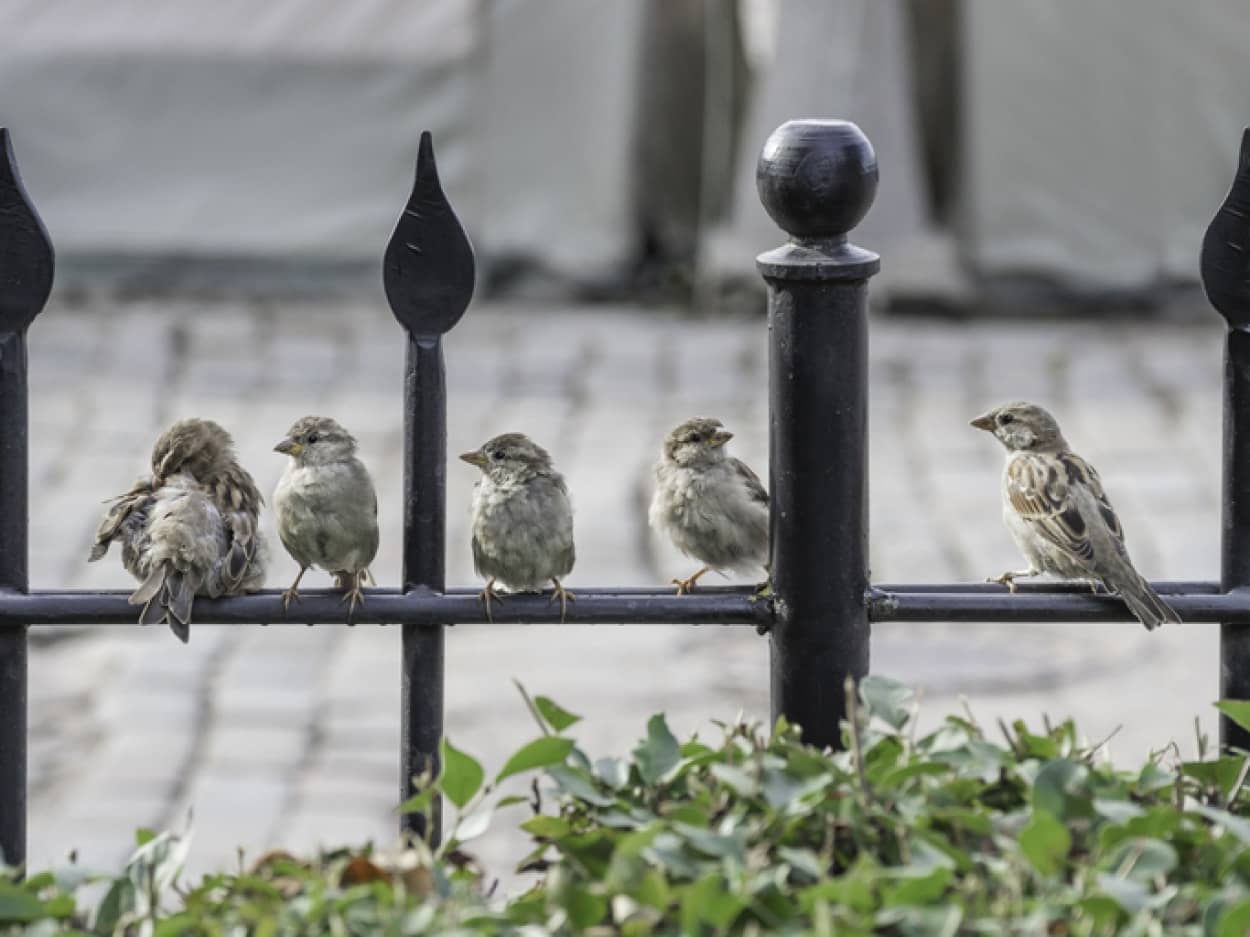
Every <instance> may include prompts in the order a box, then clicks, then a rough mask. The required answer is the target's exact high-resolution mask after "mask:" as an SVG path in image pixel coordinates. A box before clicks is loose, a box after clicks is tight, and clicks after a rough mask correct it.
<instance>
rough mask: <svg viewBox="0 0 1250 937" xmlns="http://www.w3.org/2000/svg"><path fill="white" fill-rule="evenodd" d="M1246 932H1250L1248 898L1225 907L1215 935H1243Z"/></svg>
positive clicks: (1236, 936)
mask: <svg viewBox="0 0 1250 937" xmlns="http://www.w3.org/2000/svg"><path fill="white" fill-rule="evenodd" d="M1246 934H1250V898H1243V899H1242V900H1241V901H1239V902H1237V903H1236V904H1234V905H1230V906H1229V907H1227V908H1226V909H1225V910H1224V912H1223V913H1222V914H1221V915H1220V921H1219V924H1218V925H1217V927H1216V931H1215V937H1245V935H1246Z"/></svg>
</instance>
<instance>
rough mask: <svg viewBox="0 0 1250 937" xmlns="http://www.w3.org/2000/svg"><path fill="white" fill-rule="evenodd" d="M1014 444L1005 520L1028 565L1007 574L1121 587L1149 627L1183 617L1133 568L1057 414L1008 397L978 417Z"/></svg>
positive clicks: (1092, 475)
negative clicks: (1051, 576) (1064, 434)
mask: <svg viewBox="0 0 1250 937" xmlns="http://www.w3.org/2000/svg"><path fill="white" fill-rule="evenodd" d="M972 425H973V426H975V427H976V428H977V429H983V430H985V431H986V432H989V433H993V434H994V435H995V436H996V437H997V438H998V441H999V442H1001V443H1002V444H1003V445H1004V446H1006V447H1007V464H1006V466H1005V468H1004V469H1003V494H1002V497H1003V520H1004V522H1005V523H1006V524H1007V529H1008V531H1010V532H1011V536H1012V539H1014V540H1015V542H1016V546H1018V547H1019V548H1020V551H1021V552H1022V553H1023V554H1024V558H1025V559H1026V560H1028V562H1029V568H1028V569H1025V570H1019V571H1009V572H1005V573H1003V574H1002V575H1001V576H999V577H998V578H997V579H992V580H990V581H991V582H1001V583H1003V584H1004V585H1006V586H1007V587H1008V588H1009V589H1010V590H1011V591H1012V592H1014V591H1016V585H1015V580H1016V579H1020V578H1024V577H1026V576H1037V575H1040V574H1042V573H1052V574H1053V575H1056V576H1059V577H1061V578H1065V579H1081V580H1085V581H1086V582H1089V583H1091V584H1092V585H1094V587H1095V588H1097V583H1102V585H1103V586H1105V587H1106V588H1107V590H1108V591H1110V592H1114V593H1116V594H1117V595H1119V596H1120V598H1122V599H1123V600H1124V603H1125V604H1126V605H1127V606H1128V608H1129V611H1131V612H1132V613H1133V614H1134V615H1135V616H1136V617H1137V619H1138V620H1139V621H1141V623H1142V624H1143V625H1145V626H1146V628H1147V630H1151V629H1154V628H1157V627H1158V626H1159V625H1161V624H1163V623H1164V622H1180V620H1181V619H1180V617H1179V616H1178V615H1177V614H1176V612H1175V611H1173V610H1172V608H1171V607H1170V606H1169V605H1168V604H1167V603H1166V602H1164V601H1163V600H1162V599H1161V598H1159V596H1158V595H1156V594H1155V591H1154V590H1153V589H1152V588H1151V587H1150V583H1148V582H1147V581H1146V580H1145V579H1144V578H1143V577H1142V576H1141V575H1140V574H1139V573H1138V572H1137V570H1136V569H1134V568H1133V562H1132V560H1130V559H1129V555H1128V551H1127V550H1126V549H1125V547H1124V531H1123V530H1122V529H1121V527H1120V520H1119V518H1118V517H1116V513H1115V511H1114V510H1113V509H1112V507H1111V502H1109V501H1108V500H1107V496H1106V494H1104V493H1103V490H1102V482H1101V481H1099V479H1098V473H1097V472H1095V471H1094V467H1093V466H1092V465H1090V464H1089V463H1088V462H1086V461H1085V460H1084V459H1082V458H1081V457H1080V456H1079V455H1077V454H1076V453H1075V452H1073V451H1072V450H1071V449H1069V448H1068V442H1067V440H1065V439H1064V438H1063V433H1062V432H1060V430H1059V424H1058V423H1057V422H1055V418H1054V417H1053V416H1051V415H1050V414H1049V413H1048V412H1046V411H1045V410H1043V409H1042V408H1041V407H1039V406H1037V405H1035V404H1031V403H1023V402H1016V403H1008V404H1004V405H1003V406H1001V407H997V408H995V409H993V410H990V411H989V412H988V413H985V414H983V415H981V416H979V417H977V418H976V419H975V420H973V421H972Z"/></svg>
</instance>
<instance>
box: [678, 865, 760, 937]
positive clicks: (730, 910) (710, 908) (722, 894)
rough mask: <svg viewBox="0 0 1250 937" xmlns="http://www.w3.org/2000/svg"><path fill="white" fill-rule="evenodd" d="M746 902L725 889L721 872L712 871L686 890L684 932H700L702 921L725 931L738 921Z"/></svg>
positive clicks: (682, 902) (682, 917)
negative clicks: (733, 922) (735, 920)
mask: <svg viewBox="0 0 1250 937" xmlns="http://www.w3.org/2000/svg"><path fill="white" fill-rule="evenodd" d="M745 907H746V901H745V900H744V899H743V898H742V897H740V896H739V895H737V894H734V893H733V892H731V891H729V890H727V889H726V887H725V882H724V879H723V877H722V876H721V874H720V873H719V872H709V873H707V874H706V875H704V876H703V877H702V878H700V879H699V880H698V881H697V882H695V883H694V884H693V885H691V886H689V887H688V888H687V889H686V890H685V894H684V895H682V900H681V920H682V931H683V932H684V933H687V934H697V933H699V932H700V930H701V928H700V927H699V924H700V922H703V923H707V924H711V925H712V926H713V927H715V928H717V929H724V928H727V927H728V926H729V924H730V923H731V922H732V921H733V920H734V918H736V917H737V916H738V915H739V914H740V913H741V912H742V909H743V908H745Z"/></svg>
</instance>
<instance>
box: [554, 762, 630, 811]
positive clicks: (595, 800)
mask: <svg viewBox="0 0 1250 937" xmlns="http://www.w3.org/2000/svg"><path fill="white" fill-rule="evenodd" d="M547 774H548V775H549V776H550V777H551V780H553V781H555V782H556V785H557V786H558V787H559V788H560V790H561V791H563V792H564V793H566V794H569V795H570V796H572V797H576V798H577V799H578V800H584V801H585V802H586V803H588V804H591V805H593V806H595V807H610V806H612V805H613V804H614V803H616V800H615V799H614V798H612V797H609V796H608V795H607V794H604V793H601V792H600V791H599V790H598V789H597V788H596V787H595V786H594V784H592V783H591V781H590V779H589V778H588V777H586V775H585V774H583V773H581V772H580V771H577V770H575V769H573V768H570V767H568V766H567V765H554V766H553V767H550V768H548V769H547Z"/></svg>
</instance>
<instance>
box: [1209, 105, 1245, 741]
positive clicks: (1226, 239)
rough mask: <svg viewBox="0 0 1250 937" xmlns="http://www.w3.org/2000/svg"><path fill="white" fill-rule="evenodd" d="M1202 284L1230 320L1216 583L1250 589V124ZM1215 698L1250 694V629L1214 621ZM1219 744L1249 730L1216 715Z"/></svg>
mask: <svg viewBox="0 0 1250 937" xmlns="http://www.w3.org/2000/svg"><path fill="white" fill-rule="evenodd" d="M1200 266H1201V271H1202V285H1203V287H1204V288H1205V289H1206V292H1207V298H1208V299H1209V300H1210V301H1211V305H1212V306H1214V307H1215V308H1216V310H1217V311H1218V312H1219V313H1220V315H1222V316H1223V317H1224V319H1225V321H1226V322H1227V323H1228V337H1227V342H1226V344H1225V347H1224V485H1223V511H1222V519H1221V538H1220V540H1221V562H1220V585H1221V587H1222V588H1223V589H1224V590H1225V591H1230V590H1233V589H1245V588H1250V129H1248V130H1246V132H1245V133H1244V134H1243V135H1242V139H1241V156H1240V159H1239V161H1238V167H1237V173H1236V175H1235V176H1234V178H1233V184H1232V188H1230V189H1229V192H1228V195H1227V196H1226V197H1225V199H1224V203H1223V204H1222V205H1221V206H1220V208H1219V211H1217V212H1216V214H1215V218H1214V219H1212V221H1211V225H1210V227H1208V228H1207V233H1206V236H1205V237H1204V238H1203V240H1202V256H1201V264H1200ZM1220 697H1221V698H1222V699H1242V700H1247V699H1250V627H1247V626H1246V625H1237V624H1233V623H1231V622H1223V623H1221V624H1220ZM1220 745H1221V747H1223V748H1240V749H1244V750H1247V751H1250V732H1247V731H1246V730H1245V729H1242V728H1241V727H1240V726H1238V725H1237V724H1236V723H1234V722H1232V721H1231V720H1229V719H1228V718H1226V717H1221V718H1220Z"/></svg>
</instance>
